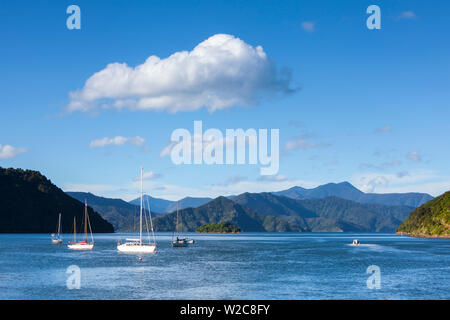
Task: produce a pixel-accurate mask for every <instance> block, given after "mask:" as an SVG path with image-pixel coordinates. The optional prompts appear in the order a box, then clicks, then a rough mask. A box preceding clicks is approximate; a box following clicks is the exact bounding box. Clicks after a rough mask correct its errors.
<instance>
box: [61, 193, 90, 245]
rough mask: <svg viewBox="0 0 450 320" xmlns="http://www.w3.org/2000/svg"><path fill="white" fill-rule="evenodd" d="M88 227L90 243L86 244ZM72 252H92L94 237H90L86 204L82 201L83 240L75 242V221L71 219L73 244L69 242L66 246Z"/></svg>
mask: <svg viewBox="0 0 450 320" xmlns="http://www.w3.org/2000/svg"><path fill="white" fill-rule="evenodd" d="M88 225H89V231H90V233H91V242H90V243H89V242H88V235H87V228H88ZM67 247H68V248H69V249H72V250H92V249H94V237H93V235H92V228H91V222H90V221H89V215H88V210H87V202H86V200H85V201H84V240H83V241H78V242H77V221H76V219H75V217H73V242H71V241H70V242H69V244H68V245H67Z"/></svg>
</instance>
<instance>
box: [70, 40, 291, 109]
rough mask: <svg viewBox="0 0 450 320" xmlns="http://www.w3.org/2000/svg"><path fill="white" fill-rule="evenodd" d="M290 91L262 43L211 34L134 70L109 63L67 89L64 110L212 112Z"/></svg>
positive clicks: (287, 80) (286, 75)
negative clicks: (79, 85) (76, 87)
mask: <svg viewBox="0 0 450 320" xmlns="http://www.w3.org/2000/svg"><path fill="white" fill-rule="evenodd" d="M293 91H294V90H293V89H292V88H291V77H290V72H288V71H286V70H285V71H282V72H279V71H278V70H277V69H276V67H275V65H274V63H273V62H272V61H271V60H270V59H269V58H268V56H267V54H266V53H265V52H264V50H263V48H262V47H261V46H257V47H253V46H251V45H249V44H247V43H245V42H244V41H242V40H241V39H239V38H236V37H234V36H232V35H227V34H216V35H214V36H212V37H210V38H209V39H207V40H205V41H203V42H201V43H200V44H198V45H197V46H196V47H195V48H194V49H193V50H192V51H181V52H176V53H174V54H172V55H171V56H169V57H168V58H165V59H161V58H159V57H157V56H150V57H149V58H147V60H146V61H145V62H144V63H143V64H141V65H138V66H136V67H134V68H133V67H130V66H128V65H127V64H126V63H117V62H116V63H111V64H108V65H107V66H106V68H104V69H103V70H100V71H98V72H96V73H95V74H93V75H92V76H91V77H90V78H89V79H88V80H87V81H86V82H85V84H84V87H83V88H82V89H81V90H78V91H73V92H71V93H70V103H69V105H68V110H70V111H75V110H80V111H89V110H92V109H95V108H98V107H102V108H111V107H113V108H118V109H123V108H125V109H132V110H167V111H169V112H177V111H193V110H197V109H200V108H202V107H206V108H207V109H208V110H209V111H210V112H213V111H215V110H218V109H225V108H229V107H232V106H249V105H254V104H256V103H258V102H259V101H260V99H262V98H265V97H268V96H274V95H284V94H288V93H290V92H293Z"/></svg>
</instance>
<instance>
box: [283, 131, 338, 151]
mask: <svg viewBox="0 0 450 320" xmlns="http://www.w3.org/2000/svg"><path fill="white" fill-rule="evenodd" d="M327 146H330V144H326V143H318V142H311V141H310V139H309V136H308V135H302V136H299V137H297V138H295V139H294V140H290V141H288V142H286V143H285V145H284V148H283V149H284V150H285V151H289V150H304V149H311V148H316V147H327Z"/></svg>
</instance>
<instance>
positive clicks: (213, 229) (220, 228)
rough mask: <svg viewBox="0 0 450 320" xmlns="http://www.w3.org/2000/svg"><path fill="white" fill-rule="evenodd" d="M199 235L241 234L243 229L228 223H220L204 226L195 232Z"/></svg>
mask: <svg viewBox="0 0 450 320" xmlns="http://www.w3.org/2000/svg"><path fill="white" fill-rule="evenodd" d="M195 232H197V233H239V232H241V229H239V227H237V226H235V225H233V224H231V223H228V222H219V223H210V224H204V225H202V226H200V227H198V228H197V230H195Z"/></svg>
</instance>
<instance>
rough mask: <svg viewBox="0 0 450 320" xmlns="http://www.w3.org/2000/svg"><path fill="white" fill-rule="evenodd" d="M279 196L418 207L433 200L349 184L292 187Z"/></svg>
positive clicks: (418, 194)
mask: <svg viewBox="0 0 450 320" xmlns="http://www.w3.org/2000/svg"><path fill="white" fill-rule="evenodd" d="M273 194H275V195H278V196H285V197H289V198H293V199H320V198H326V197H332V196H333V197H338V198H342V199H347V200H352V201H355V202H360V203H379V204H385V205H400V206H410V207H414V208H416V207H418V206H420V205H422V204H424V203H425V202H427V201H430V200H431V199H433V197H432V196H430V195H429V194H427V193H417V192H409V193H364V192H362V191H361V190H359V189H357V188H355V187H354V186H353V185H352V184H351V183H349V182H341V183H327V184H324V185H321V186H318V187H316V188H313V189H305V188H302V187H292V188H290V189H287V190H283V191H278V192H273Z"/></svg>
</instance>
